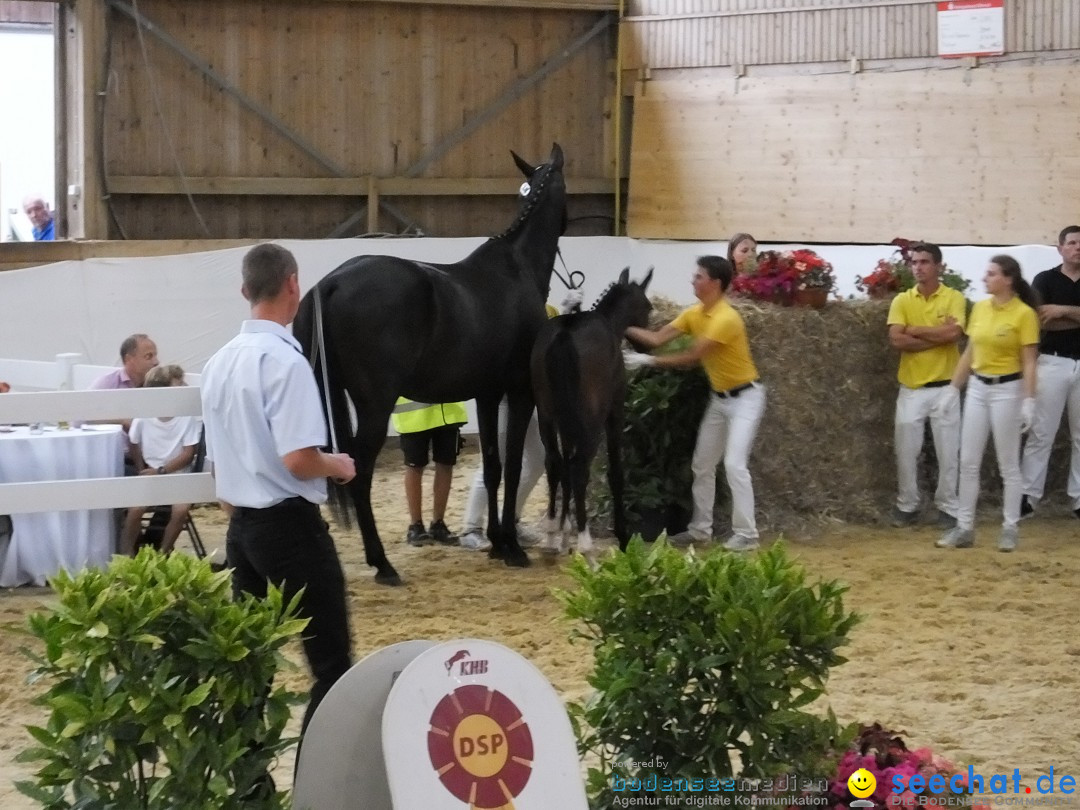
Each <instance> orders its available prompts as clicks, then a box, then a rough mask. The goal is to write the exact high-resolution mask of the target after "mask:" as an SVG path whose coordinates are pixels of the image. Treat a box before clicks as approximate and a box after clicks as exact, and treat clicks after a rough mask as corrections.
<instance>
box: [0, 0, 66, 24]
mask: <svg viewBox="0 0 1080 810" xmlns="http://www.w3.org/2000/svg"><path fill="white" fill-rule="evenodd" d="M55 13H56V4H55V3H41V2H33V3H31V2H29V0H0V25H22V24H26V25H52V22H53V17H54V16H55Z"/></svg>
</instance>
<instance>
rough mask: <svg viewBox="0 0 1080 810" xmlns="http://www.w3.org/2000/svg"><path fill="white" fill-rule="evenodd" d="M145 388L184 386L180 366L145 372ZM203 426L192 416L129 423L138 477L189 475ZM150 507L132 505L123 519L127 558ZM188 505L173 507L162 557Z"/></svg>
mask: <svg viewBox="0 0 1080 810" xmlns="http://www.w3.org/2000/svg"><path fill="white" fill-rule="evenodd" d="M143 385H144V387H146V388H166V387H170V386H177V385H185V383H184V370H183V369H182V368H180V366H175V365H172V366H158V367H157V368H153V369H151V370H150V371H149V373H147V375H146V381H145V382H144V383H143ZM201 433H202V423H201V422H200V421H199V419H198V418H196V417H194V416H169V417H164V418H159V417H151V418H148V419H143V418H137V419H133V420H132V422H131V431H130V432H129V434H128V436H129V437H130V439H131V458H132V461H133V462H134V464H135V470H136V471H137V472H138V474H139V475H165V474H167V473H175V472H188V471H189V470H190V469H191V464H192V461H193V460H194V458H195V448H196V447H197V446H198V444H199V436H200V434H201ZM153 508H154V507H152V506H133V507H131V508H130V509H128V511H127V516H126V517H125V519H124V530H123V532H121V534H120V553H121V554H127V555H129V556H131V555H134V554H135V544H136V542H137V541H138V539H139V532H140V530H141V529H142V517H143V515H144V514H145V513H146V512H148V511H150V510H151V509H153ZM190 511H191V504H188V503H178V504H173V507H172V513H171V514H170V515H169V522H168V524H167V525H166V526H165V531H164V533H163V534H162V537H161V546H160V548H159V550H160V551H161V552H162V553H163V554H168V553H169V552H170V551H172V548H173V544H174V543H176V538H177V537H179V536H180V531H181V530H182V529H183V527H184V523H185V521H186V520H187V516H188V512H190Z"/></svg>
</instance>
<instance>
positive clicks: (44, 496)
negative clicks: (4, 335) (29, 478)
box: [0, 352, 215, 514]
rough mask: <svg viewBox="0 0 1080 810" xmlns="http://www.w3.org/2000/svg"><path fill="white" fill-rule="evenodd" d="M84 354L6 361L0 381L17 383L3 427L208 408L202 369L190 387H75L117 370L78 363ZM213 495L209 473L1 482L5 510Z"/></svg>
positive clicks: (0, 362)
mask: <svg viewBox="0 0 1080 810" xmlns="http://www.w3.org/2000/svg"><path fill="white" fill-rule="evenodd" d="M81 359H82V355H80V354H77V353H71V352H68V353H64V354H59V355H57V356H56V361H55V362H52V363H49V362H40V361H32V360H6V359H0V380H4V381H6V382H8V383H10V384H11V386H12V392H11V393H8V394H3V395H0V425H10V424H23V423H31V422H84V421H120V420H121V419H131V418H132V417H135V416H142V417H148V416H200V415H201V414H202V402H201V401H200V398H199V389H198V383H199V375H197V374H188V375H186V380H187V383H188V385H187V386H186V387H174V388H132V389H123V390H116V391H85V390H77V389H81V388H86V387H87V386H89V385H90V383H91V382H93V381H94V380H95V379H97V378H98V377H99V376H101V375H102V374H104V373H106V372H108V371H110V370H111V369H110V368H109V367H103V366H91V365H85V364H80V363H79V362H78V361H79V360H81ZM35 389H36V390H35ZM214 499H215V494H214V482H213V478H212V477H211V475H210V473H208V472H202V473H178V474H174V475H139V476H130V477H121V478H96V479H90V480H85V481H38V482H33V483H18V484H5V483H0V514H20V513H23V512H57V511H64V510H68V509H113V508H118V507H126V506H143V505H145V504H148V503H152V504H168V503H201V502H204V501H212V500H214Z"/></svg>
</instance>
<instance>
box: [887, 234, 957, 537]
mask: <svg viewBox="0 0 1080 810" xmlns="http://www.w3.org/2000/svg"><path fill="white" fill-rule="evenodd" d="M943 269H944V265H943V264H942V262H941V248H939V247H938V246H937V245H931V244H927V243H920V244H917V245H915V246H914V247H912V249H911V270H912V272H913V273H914V275H915V281H916V284H915V286H914V287H912V288H911V289H910V290H907V291H906V292H902V293H900V294H899V295H898V296H896V298H894V299H893V302H892V306H891V307H889V320H888V324H889V343H890V344H891V345H892V347H893V348H894V349H899V351H900V370H899V373H898V374H897V378H898V379H899V381H900V394H899V396H898V397H897V399H896V419H895V423H894V443H895V448H896V478H897V484H898V486H897V490H898V492H897V496H896V508H895V509H894V510H893V518H892V524H893V525H894V526H911V525H913V524H914V523H916V522H917V520H918V518H919V506H920V502H921V500H922V497H921V495H920V493H919V484H918V480H917V470H918V460H919V453H920V452H921V451H922V446H923V437H924V436H925V433H926V420H927V419H929V420H930V430H931V433H932V434H933V436H934V451H935V452H936V454H937V466H938V480H937V491H936V493H935V494H934V503H935V504H936V505H937V508H938V524H939V525H940V526H941V527H942V528H944V529H950V528H952V527H953V526H955V525H956V511H957V476H958V472H959V465H960V403H959V402H957V403H955V407H951V408H948V409H947V410H944V412H940V413H939V412H937V411H933V408H934V404H935V403H936V402H937V400H938V398H939V397H940V395H941V393H942V389H943V388H945V386H947V385H948V384H949V381H950V380H951V379H952V375H953V371H954V370H955V369H956V363H957V361H958V360H959V359H960V351H959V349H958V348H957V343H959V341H960V339H961V338H962V337H963V336H964V327H965V321H966V312H967V302H965V301H964V296H963V294H962V293H960V292H959V291H957V290H953V289H950V288H949V287H946V286H945V285H944V284H942V283H941V273H942V270H943ZM939 410H940V409H939Z"/></svg>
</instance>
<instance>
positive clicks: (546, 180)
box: [504, 143, 567, 240]
mask: <svg viewBox="0 0 1080 810" xmlns="http://www.w3.org/2000/svg"><path fill="white" fill-rule="evenodd" d="M510 154H511V155H512V156H513V158H514V163H516V164H517V167H518V169H520V170H521V173H522V174H523V175H525V182H524V183H522V184H521V188H520V189H519V192H518V193H519V198H520V207H519V209H518V216H517V219H516V220H515V221H514V224H513V225H511V226H510V228H509V229H508V230H507V231H506V233H505V234H504V236H510V235H511V234H514V233H515V232H516V231H518V230H519V229H524V228H525V226H526V225H530V226H532V225H534V220H535V221H536V222H535V225H536V226H539V227H540V228H546V229H547V230H549V231H552V232H553V233H554V236H555V239H556V240H558V238H559V237H560V236H562V234H563V233H565V232H566V222H567V220H566V181H565V179H564V178H563V151H562V147H561V146H559V145H558V144H557V143H553V144H552V145H551V155H550V156H549V157H548V162H547V163H541V164H540V165H539V166H531V165H529V164H528V163H527V162H526V161H525V160H523V159H522V158H521V156H520V155H518V154H517V152H514V151H513V150H510Z"/></svg>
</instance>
